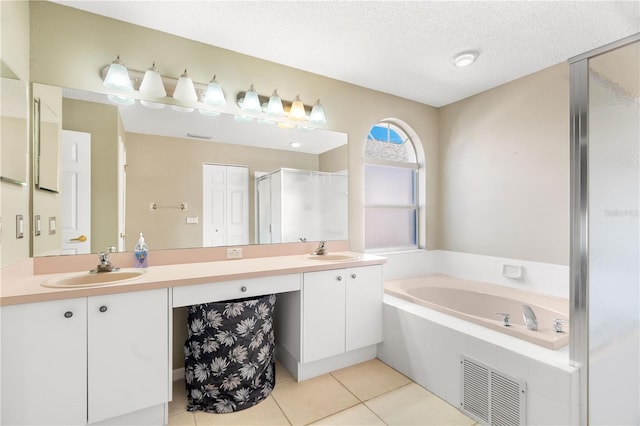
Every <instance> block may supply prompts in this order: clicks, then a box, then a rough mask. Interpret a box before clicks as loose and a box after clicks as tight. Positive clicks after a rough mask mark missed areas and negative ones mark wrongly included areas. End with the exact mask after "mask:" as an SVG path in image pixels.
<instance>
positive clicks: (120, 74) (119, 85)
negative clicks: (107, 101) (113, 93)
mask: <svg viewBox="0 0 640 426" xmlns="http://www.w3.org/2000/svg"><path fill="white" fill-rule="evenodd" d="M102 85H103V86H104V87H106V88H108V89H113V90H123V91H126V92H131V91H132V90H133V85H132V84H131V78H130V77H129V71H128V70H127V67H125V66H124V64H123V63H122V61H121V60H120V55H118V56H117V57H116V59H115V60H114V61H113V62H111V65H109V70H108V71H107V75H106V76H105V77H104V80H103V81H102Z"/></svg>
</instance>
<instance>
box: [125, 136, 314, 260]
mask: <svg viewBox="0 0 640 426" xmlns="http://www.w3.org/2000/svg"><path fill="white" fill-rule="evenodd" d="M126 148H127V212H126V217H127V219H126V222H127V233H128V234H129V236H130V237H129V238H128V239H127V244H126V249H127V250H133V246H134V245H135V244H136V242H137V240H138V239H137V236H138V233H139V232H143V233H144V236H145V240H146V241H147V242H148V243H149V245H150V248H151V249H152V250H153V249H161V248H188V247H201V246H202V222H203V218H202V217H200V215H201V212H202V165H203V163H211V164H227V165H237V166H249V194H250V195H249V212H250V215H249V224H250V239H251V241H253V240H254V234H255V229H254V224H255V218H254V214H253V212H254V210H255V208H254V195H253V194H254V178H255V172H270V171H273V170H275V169H278V168H280V167H289V168H295V169H303V170H320V168H319V157H318V156H317V155H315V154H304V153H299V152H291V151H280V150H274V149H263V148H256V147H247V146H240V145H233V144H224V143H216V142H210V141H200V140H194V139H180V138H172V137H164V136H153V135H142V134H136V133H128V134H127V142H126ZM178 154H179V155H178ZM151 203H156V204H158V205H161V206H178V205H180V204H181V203H187V204H188V210H187V211H182V210H178V209H160V210H157V211H149V204H151ZM187 216H198V217H199V221H198V224H197V225H195V224H189V225H187V224H186V218H187Z"/></svg>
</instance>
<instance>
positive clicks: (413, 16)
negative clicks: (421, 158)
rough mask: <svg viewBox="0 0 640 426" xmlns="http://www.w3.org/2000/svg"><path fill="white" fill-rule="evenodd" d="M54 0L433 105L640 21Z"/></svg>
mask: <svg viewBox="0 0 640 426" xmlns="http://www.w3.org/2000/svg"><path fill="white" fill-rule="evenodd" d="M56 3H60V4H64V5H67V6H71V7H75V8H78V9H82V10H85V11H88V12H92V13H97V14H100V15H104V16H108V17H111V18H115V19H118V20H122V21H125V22H131V23H135V24H138V25H142V26H145V27H149V28H153V29H157V30H160V31H164V32H167V33H171V34H174V35H178V36H182V37H185V38H189V39H192V40H197V41H200V42H204V43H207V44H211V45H214V46H218V47H222V48H225V49H229V50H234V51H237V52H240V53H244V54H247V55H251V56H255V57H258V58H261V59H265V60H269V61H273V62H277V63H281V64H284V65H288V66H291V67H294V68H298V69H301V70H305V71H309V72H313V73H316V74H320V75H324V76H327V77H331V78H335V79H338V80H342V81H345V82H349V83H353V84H356V85H359V86H363V87H367V88H370V89H374V90H378V91H381V92H385V93H389V94H393V95H397V96H400V97H403V98H407V99H412V100H415V101H418V102H421V103H424V104H428V105H432V106H442V105H446V104H449V103H451V102H455V101H457V100H460V99H463V98H466V97H468V96H471V95H474V94H476V93H479V92H482V91H485V90H488V89H490V88H493V87H496V86H498V85H501V84H503V83H506V82H508V81H511V80H515V79H517V78H520V77H523V76H525V75H527V74H531V73H533V72H536V71H539V70H541V69H544V68H546V67H549V66H552V65H555V64H558V63H560V62H563V61H566V60H567V59H568V58H570V57H572V56H576V55H579V54H581V53H584V52H586V51H588V50H591V49H594V48H597V47H600V46H602V45H604V44H607V43H610V42H613V41H616V40H619V39H621V38H624V37H626V36H629V35H631V34H634V33H637V32H640V2H638V1H595V2H591V1H523V2H520V1H492V2H489V1H472V2H468V1H411V2H405V1H365V2H362V1H289V2H283V1H95V0H94V1H75V0H74V1H56ZM470 49H473V50H478V51H479V52H480V57H479V59H478V61H477V62H476V63H475V64H473V65H472V66H470V67H468V68H463V69H460V68H456V67H455V66H453V64H452V59H453V56H454V55H455V54H456V53H458V52H460V51H463V50H470Z"/></svg>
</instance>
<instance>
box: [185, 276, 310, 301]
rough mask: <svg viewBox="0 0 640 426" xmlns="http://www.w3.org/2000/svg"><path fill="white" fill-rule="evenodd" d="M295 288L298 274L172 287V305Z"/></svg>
mask: <svg viewBox="0 0 640 426" xmlns="http://www.w3.org/2000/svg"><path fill="white" fill-rule="evenodd" d="M297 290H300V274H289V275H278V276H275V277H266V278H249V279H244V280H236V281H221V282H217V283H210V284H198V285H190V286H184V287H174V288H173V307H174V308H178V307H181V306H190V305H198V304H200V303H209V302H219V301H221V300H231V299H240V298H245V297H253V296H262V295H265V294H271V293H284V292H287V291H297Z"/></svg>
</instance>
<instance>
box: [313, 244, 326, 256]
mask: <svg viewBox="0 0 640 426" xmlns="http://www.w3.org/2000/svg"><path fill="white" fill-rule="evenodd" d="M311 254H313V255H315V256H324V255H325V254H327V247H326V241H320V243H319V244H318V247H316V249H315V250H314V251H313V253H311Z"/></svg>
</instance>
